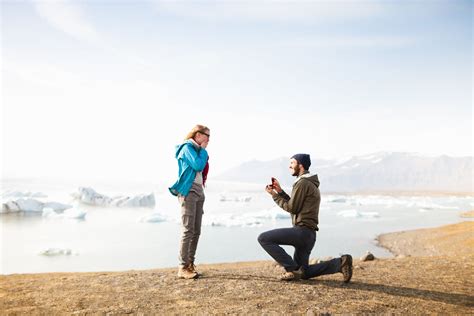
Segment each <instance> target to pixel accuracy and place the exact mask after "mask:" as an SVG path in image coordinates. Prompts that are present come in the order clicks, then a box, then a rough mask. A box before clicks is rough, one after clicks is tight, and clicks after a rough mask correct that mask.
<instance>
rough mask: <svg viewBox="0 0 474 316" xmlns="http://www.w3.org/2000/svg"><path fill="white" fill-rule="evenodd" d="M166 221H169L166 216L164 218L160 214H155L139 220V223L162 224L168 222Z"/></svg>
mask: <svg viewBox="0 0 474 316" xmlns="http://www.w3.org/2000/svg"><path fill="white" fill-rule="evenodd" d="M166 220H167V218H166V216H164V215H162V214H160V213H153V214H150V215H146V216H143V217H141V218H140V219H139V220H138V222H140V223H160V222H166Z"/></svg>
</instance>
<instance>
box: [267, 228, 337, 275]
mask: <svg viewBox="0 0 474 316" xmlns="http://www.w3.org/2000/svg"><path fill="white" fill-rule="evenodd" d="M258 242H259V243H260V245H261V246H262V247H263V249H265V251H266V252H268V254H269V255H270V256H272V258H273V259H275V261H276V262H278V263H279V264H280V265H281V266H282V267H283V268H285V270H286V271H289V272H292V271H295V270H298V269H299V268H300V267H301V268H302V270H303V272H304V278H305V279H308V278H313V277H316V276H319V275H324V274H333V273H337V272H340V271H341V258H335V259H332V260H329V261H325V262H320V263H317V264H312V265H309V264H308V261H309V255H310V254H311V250H313V246H314V243H315V242H316V232H315V231H314V230H312V229H309V228H306V227H303V226H294V227H291V228H278V229H274V230H269V231H267V232H264V233H261V234H260V236H258ZM280 245H287V246H293V247H295V253H294V255H293V258H291V257H290V255H288V254H287V253H286V251H285V250H284V249H283V248H282V247H280Z"/></svg>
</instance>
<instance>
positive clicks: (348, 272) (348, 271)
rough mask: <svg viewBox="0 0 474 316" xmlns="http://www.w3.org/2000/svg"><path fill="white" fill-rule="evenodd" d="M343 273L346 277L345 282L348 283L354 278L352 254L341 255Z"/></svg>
mask: <svg viewBox="0 0 474 316" xmlns="http://www.w3.org/2000/svg"><path fill="white" fill-rule="evenodd" d="M341 273H342V276H343V277H344V283H348V282H349V281H350V280H351V278H352V256H351V255H342V256H341Z"/></svg>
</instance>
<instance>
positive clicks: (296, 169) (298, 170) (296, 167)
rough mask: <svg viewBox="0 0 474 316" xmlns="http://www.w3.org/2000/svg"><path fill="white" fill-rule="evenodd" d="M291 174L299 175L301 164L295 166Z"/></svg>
mask: <svg viewBox="0 0 474 316" xmlns="http://www.w3.org/2000/svg"><path fill="white" fill-rule="evenodd" d="M291 175H292V176H294V177H297V176H299V175H300V165H296V166H295V168H294V169H293V173H292V174H291Z"/></svg>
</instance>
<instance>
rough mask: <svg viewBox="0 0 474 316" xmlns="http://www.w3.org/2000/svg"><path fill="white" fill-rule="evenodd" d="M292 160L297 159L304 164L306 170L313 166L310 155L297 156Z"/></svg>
mask: <svg viewBox="0 0 474 316" xmlns="http://www.w3.org/2000/svg"><path fill="white" fill-rule="evenodd" d="M291 158H293V159H295V160H296V161H298V162H299V163H300V164H302V165H303V168H304V169H305V170H308V169H309V166H311V158H310V157H309V155H308V154H296V155H293V156H292V157H291Z"/></svg>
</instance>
